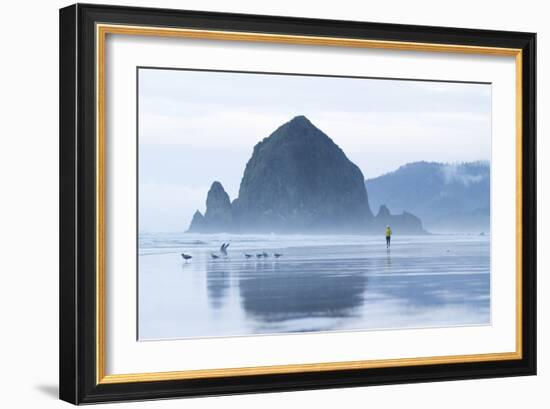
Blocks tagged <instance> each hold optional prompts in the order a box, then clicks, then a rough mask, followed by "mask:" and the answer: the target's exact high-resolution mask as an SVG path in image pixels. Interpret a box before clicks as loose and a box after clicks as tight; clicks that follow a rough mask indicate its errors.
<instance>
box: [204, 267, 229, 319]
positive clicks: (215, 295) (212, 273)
mask: <svg viewBox="0 0 550 409" xmlns="http://www.w3.org/2000/svg"><path fill="white" fill-rule="evenodd" d="M229 278H230V277H229V272H228V271H227V269H226V267H225V266H223V265H219V264H216V263H207V266H206V289H207V292H208V301H209V302H210V305H211V306H212V307H213V308H221V307H222V305H223V301H224V299H225V298H226V296H227V293H228V291H229V287H230V283H229Z"/></svg>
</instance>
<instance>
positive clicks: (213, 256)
mask: <svg viewBox="0 0 550 409" xmlns="http://www.w3.org/2000/svg"><path fill="white" fill-rule="evenodd" d="M210 257H212V258H213V259H214V260H216V259H217V258H220V256H217V255H216V254H214V253H210Z"/></svg>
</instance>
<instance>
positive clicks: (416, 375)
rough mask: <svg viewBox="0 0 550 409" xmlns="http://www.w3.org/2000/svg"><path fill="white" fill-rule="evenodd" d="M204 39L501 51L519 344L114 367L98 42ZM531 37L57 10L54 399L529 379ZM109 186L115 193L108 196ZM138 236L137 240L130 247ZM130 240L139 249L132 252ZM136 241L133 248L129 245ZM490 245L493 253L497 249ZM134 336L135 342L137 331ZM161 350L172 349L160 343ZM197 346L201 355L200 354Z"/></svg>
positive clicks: (532, 336) (532, 328)
mask: <svg viewBox="0 0 550 409" xmlns="http://www.w3.org/2000/svg"><path fill="white" fill-rule="evenodd" d="M117 35H119V36H125V38H131V37H139V38H151V37H154V38H168V39H171V40H177V39H183V40H185V39H203V40H207V41H214V42H221V43H223V42H224V41H225V42H232V43H237V44H239V43H245V44H253V45H254V46H255V49H256V50H261V48H262V47H263V46H266V45H269V44H276V45H278V46H281V47H283V46H289V45H290V46H293V47H298V48H297V50H298V51H299V47H321V48H322V47H332V48H335V49H341V48H351V49H358V50H362V49H364V50H381V51H388V50H390V51H392V52H403V53H407V52H423V53H427V54H430V53H440V54H441V53H445V54H449V55H477V56H507V57H510V58H513V61H514V64H515V70H514V74H515V82H514V88H515V91H516V94H515V100H514V101H509V102H510V103H511V104H513V105H514V107H515V118H514V119H515V129H514V132H515V145H514V146H515V149H516V151H515V155H516V156H515V164H514V163H507V167H509V168H513V170H514V171H515V177H516V180H515V181H514V183H513V186H514V188H515V203H513V206H514V208H515V212H516V213H515V215H516V221H515V224H514V225H515V235H514V237H511V238H510V239H511V240H515V265H514V268H515V276H514V277H515V292H514V300H512V301H511V302H513V304H514V305H515V312H514V314H513V317H511V319H512V320H513V322H514V323H515V327H514V328H515V330H514V334H515V335H514V336H515V350H513V351H507V352H489V353H479V354H458V355H429V354H428V355H427V356H425V355H422V356H410V357H398V356H396V357H394V358H389V359H387V358H385V359H370V360H346V361H331V360H326V361H320V362H312V363H286V364H284V365H260V366H249V365H245V366H242V367H232V368H229V367H224V366H220V367H217V368H215V369H212V368H205V369H193V370H182V371H178V370H176V371H174V370H167V371H158V372H134V373H123V374H111V373H108V372H107V371H106V359H107V358H106V357H107V355H108V354H109V352H108V351H107V349H108V348H109V345H110V344H109V342H107V341H106V336H107V335H108V334H106V332H107V331H108V327H107V325H106V319H107V318H106V316H107V315H108V311H107V310H106V302H107V301H106V299H107V295H106V294H107V293H109V292H110V291H111V290H110V288H109V280H108V279H107V278H108V275H109V274H113V272H109V271H106V259H107V258H108V257H111V256H110V255H109V252H108V250H107V247H108V245H109V244H108V240H109V236H108V234H107V232H106V230H107V227H106V226H107V220H110V218H111V219H112V216H111V215H110V214H108V212H109V207H108V206H106V204H105V203H106V200H108V199H109V198H108V197H107V196H108V195H109V194H111V193H112V190H109V189H108V188H107V186H108V185H109V180H108V174H107V172H106V163H107V162H106V159H105V157H106V155H108V154H109V152H107V150H108V148H107V145H106V137H107V134H108V127H107V125H106V117H107V114H106V105H108V104H109V101H108V100H107V97H106V95H107V88H108V87H111V86H113V85H112V84H111V83H108V81H107V82H106V76H107V69H106V68H105V67H106V65H105V64H106V60H108V59H109V58H110V57H112V54H109V53H107V52H106V39H107V38H112V37H113V36H117ZM535 84H536V35H535V34H533V33H523V32H508V31H489V30H477V29H475V30H474V29H460V28H444V27H425V26H412V25H396V24H382V23H366V22H352V21H335V20H320V19H306V18H293V17H274V16H258V15H246V14H229V13H213V12H201V11H183V10H165V9H151V8H135V7H117V6H100V5H86V4H76V5H72V6H69V7H66V8H63V9H61V10H60V316H59V319H60V333H59V334H60V363H59V365H60V380H59V383H60V393H59V394H60V398H61V399H62V400H64V401H67V402H70V403H73V404H84V403H99V402H114V401H126V400H149V399H165V398H176V397H192V396H213V395H226V394H242V393H253V392H274V391H293V390H308V389H320V388H340V387H352V386H369V385H383V384H397V383H413V382H432V381H447V380H459V379H476V378H489V377H503V376H520V375H535V374H536V240H537V236H536V144H535V143H536V92H535V89H536V88H535ZM110 192H111V193H110ZM133 244H134V243H132V245H133ZM133 248H134V247H133ZM134 249H135V248H134ZM497 254H498V253H497ZM134 341H136V340H135V339H134ZM164 345H166V344H164ZM199 355H200V353H199Z"/></svg>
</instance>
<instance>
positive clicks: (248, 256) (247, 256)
mask: <svg viewBox="0 0 550 409" xmlns="http://www.w3.org/2000/svg"><path fill="white" fill-rule="evenodd" d="M244 256H245V257H246V258H250V257H252V254H246V253H244Z"/></svg>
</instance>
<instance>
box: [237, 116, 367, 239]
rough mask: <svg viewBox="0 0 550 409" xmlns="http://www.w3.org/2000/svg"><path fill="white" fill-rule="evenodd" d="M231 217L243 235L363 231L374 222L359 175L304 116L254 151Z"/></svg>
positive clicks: (337, 149) (288, 124) (340, 151)
mask: <svg viewBox="0 0 550 409" xmlns="http://www.w3.org/2000/svg"><path fill="white" fill-rule="evenodd" d="M233 214H234V216H235V221H236V223H237V225H238V227H239V230H240V231H245V232H251V231H262V232H266V231H269V232H332V231H337V232H345V231H359V230H364V228H365V226H366V225H367V223H368V221H370V220H371V219H372V213H371V211H370V208H369V205H368V198H367V190H366V188H365V186H364V182H363V174H362V172H361V170H360V169H359V168H358V167H357V166H356V165H355V164H354V163H353V162H351V161H350V160H349V159H348V158H347V157H346V155H345V154H344V152H343V151H342V150H341V149H340V148H339V147H338V146H337V145H336V144H335V143H334V142H333V141H332V139H330V138H329V137H328V136H327V135H325V134H324V133H323V132H322V131H321V130H319V129H318V128H316V127H315V126H314V125H313V124H312V123H311V122H310V121H309V120H308V119H307V118H306V117H305V116H297V117H296V118H294V119H292V120H291V121H290V122H287V123H286V124H284V125H282V126H281V127H280V128H278V129H277V130H276V131H275V132H273V133H272V134H271V135H270V136H269V137H267V138H265V139H264V140H263V141H261V142H260V143H258V144H257V145H256V146H255V147H254V151H253V153H252V157H251V158H250V160H249V161H248V163H247V165H246V169H245V171H244V175H243V178H242V181H241V186H240V189H239V198H238V200H237V201H235V203H234V213H233Z"/></svg>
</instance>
